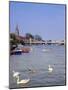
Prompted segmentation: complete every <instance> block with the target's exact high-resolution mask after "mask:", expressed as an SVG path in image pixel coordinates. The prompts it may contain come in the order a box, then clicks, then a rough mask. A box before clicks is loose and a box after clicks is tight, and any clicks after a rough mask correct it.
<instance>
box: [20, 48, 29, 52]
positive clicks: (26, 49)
mask: <svg viewBox="0 0 68 90" xmlns="http://www.w3.org/2000/svg"><path fill="white" fill-rule="evenodd" d="M21 50H22V53H29V51H30V48H26V47H23V48H21Z"/></svg>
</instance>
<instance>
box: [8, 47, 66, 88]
mask: <svg viewBox="0 0 68 90" xmlns="http://www.w3.org/2000/svg"><path fill="white" fill-rule="evenodd" d="M27 47H30V48H32V50H31V51H30V52H29V53H22V55H11V56H10V58H9V87H10V88H19V87H23V88H24V87H39V86H56V85H65V82H66V81H65V46H64V45H61V46H59V45H32V46H27ZM49 65H50V66H51V67H52V69H53V71H52V72H49V70H48V66H49ZM30 70H32V71H34V72H32V71H30ZM13 71H16V72H19V73H20V80H21V79H27V78H30V81H29V82H28V83H27V84H24V85H22V84H21V85H17V83H16V82H17V81H16V78H14V77H13Z"/></svg>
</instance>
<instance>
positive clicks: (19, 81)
mask: <svg viewBox="0 0 68 90" xmlns="http://www.w3.org/2000/svg"><path fill="white" fill-rule="evenodd" d="M16 78H17V84H26V83H28V82H29V81H30V79H23V80H20V79H19V75H18V76H16Z"/></svg>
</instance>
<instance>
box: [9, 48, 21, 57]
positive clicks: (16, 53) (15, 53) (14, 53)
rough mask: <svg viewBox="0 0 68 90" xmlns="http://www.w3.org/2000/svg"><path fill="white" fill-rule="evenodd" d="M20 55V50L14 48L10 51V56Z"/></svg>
mask: <svg viewBox="0 0 68 90" xmlns="http://www.w3.org/2000/svg"><path fill="white" fill-rule="evenodd" d="M21 54H22V50H21V49H18V48H16V49H15V50H12V51H10V55H21Z"/></svg>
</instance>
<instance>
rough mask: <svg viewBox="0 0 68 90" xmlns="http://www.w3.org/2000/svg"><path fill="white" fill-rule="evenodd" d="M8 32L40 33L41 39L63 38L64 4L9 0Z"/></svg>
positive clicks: (22, 33)
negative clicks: (12, 0)
mask: <svg viewBox="0 0 68 90" xmlns="http://www.w3.org/2000/svg"><path fill="white" fill-rule="evenodd" d="M9 14H10V32H15V28H16V26H17V25H18V28H19V33H20V35H22V36H25V34H26V33H31V34H32V35H40V36H41V37H42V39H43V40H63V39H64V38H65V5H63V4H62V5H57V4H42V3H41V4H40V3H25V2H22V3H21V2H10V11H9Z"/></svg>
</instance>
